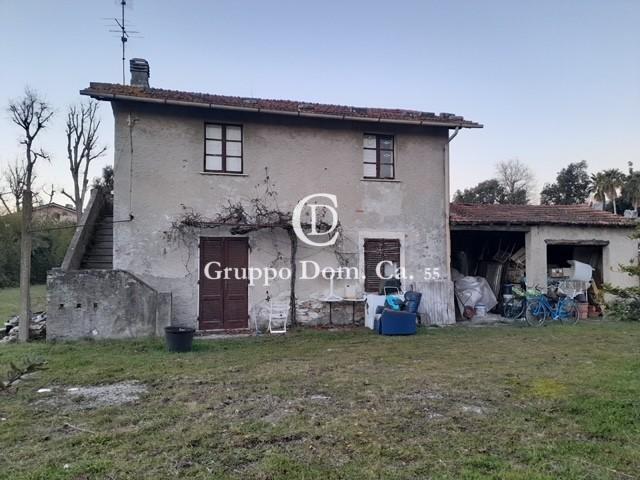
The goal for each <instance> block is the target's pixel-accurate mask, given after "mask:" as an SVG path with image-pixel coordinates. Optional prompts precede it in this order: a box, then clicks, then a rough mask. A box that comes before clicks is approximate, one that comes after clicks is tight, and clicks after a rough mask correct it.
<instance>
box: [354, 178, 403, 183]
mask: <svg viewBox="0 0 640 480" xmlns="http://www.w3.org/2000/svg"><path fill="white" fill-rule="evenodd" d="M360 181H361V182H382V183H402V181H401V180H396V179H392V178H361V179H360Z"/></svg>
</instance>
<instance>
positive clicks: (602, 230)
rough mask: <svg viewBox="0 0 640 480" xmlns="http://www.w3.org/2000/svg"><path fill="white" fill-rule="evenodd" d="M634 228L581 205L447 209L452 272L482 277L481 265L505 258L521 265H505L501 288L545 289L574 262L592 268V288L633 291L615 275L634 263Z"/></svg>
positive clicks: (456, 206) (622, 275)
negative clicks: (522, 282)
mask: <svg viewBox="0 0 640 480" xmlns="http://www.w3.org/2000/svg"><path fill="white" fill-rule="evenodd" d="M636 224H637V221H636V220H634V219H629V218H624V217H621V216H619V215H614V214H612V213H609V212H604V211H600V210H593V209H592V208H591V207H589V206H587V205H469V204H452V205H451V215H450V225H451V259H452V267H454V268H456V269H457V270H460V269H462V270H465V269H466V270H467V271H466V272H465V271H462V272H461V273H463V274H468V275H480V276H485V275H483V273H484V271H485V270H486V268H487V267H486V264H492V263H496V262H495V259H496V258H498V259H500V260H502V259H503V258H505V257H506V256H507V254H509V255H510V256H515V257H516V259H521V261H520V262H519V263H518V262H512V261H511V260H510V261H509V264H510V267H509V268H508V269H506V267H505V271H504V272H502V274H501V275H502V276H501V282H502V283H504V282H505V280H506V281H507V282H510V283H515V282H516V281H517V277H518V276H520V277H526V282H527V284H528V285H539V286H541V287H545V286H546V285H547V281H548V279H549V278H550V277H552V276H553V275H554V274H555V272H556V271H557V270H555V269H560V268H567V267H569V266H570V265H569V263H567V261H568V260H578V261H580V262H583V263H588V264H590V265H591V266H592V267H593V268H594V271H593V278H594V280H595V281H596V284H597V285H598V286H600V285H602V283H611V284H614V285H619V286H633V285H637V281H636V280H634V278H632V277H630V276H628V275H627V274H625V273H623V272H620V269H619V265H625V264H629V263H631V262H635V261H637V259H638V241H637V240H634V239H631V238H630V235H631V233H632V232H633V229H634V228H635V226H636ZM505 264H506V262H505ZM519 265H521V267H522V271H521V272H518V266H519ZM514 270H515V271H514ZM506 277H509V278H506Z"/></svg>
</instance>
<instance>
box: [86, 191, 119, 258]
mask: <svg viewBox="0 0 640 480" xmlns="http://www.w3.org/2000/svg"><path fill="white" fill-rule="evenodd" d="M80 269H81V270H93V269H97V270H112V269H113V203H112V202H110V201H107V202H105V204H104V206H103V207H102V210H101V212H100V215H99V217H98V220H97V222H96V224H95V228H94V230H93V235H92V238H91V240H90V242H89V245H87V248H86V249H85V252H84V255H83V257H82V261H81V263H80Z"/></svg>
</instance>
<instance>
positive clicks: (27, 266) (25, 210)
mask: <svg viewBox="0 0 640 480" xmlns="http://www.w3.org/2000/svg"><path fill="white" fill-rule="evenodd" d="M32 208H33V205H32V198H31V191H29V190H25V191H24V195H23V197H22V232H21V237H20V325H19V329H18V340H20V341H21V342H26V341H27V340H29V324H30V323H31V243H32V238H31V235H32V234H31V216H32Z"/></svg>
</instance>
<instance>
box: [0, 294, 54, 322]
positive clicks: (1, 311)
mask: <svg viewBox="0 0 640 480" xmlns="http://www.w3.org/2000/svg"><path fill="white" fill-rule="evenodd" d="M46 308H47V286H46V285H32V286H31V309H32V310H33V311H34V312H38V311H40V310H45V309H46ZM19 312H20V289H19V288H0V322H1V323H2V326H4V321H5V320H7V319H8V318H9V317H12V316H14V315H18V313H19Z"/></svg>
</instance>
